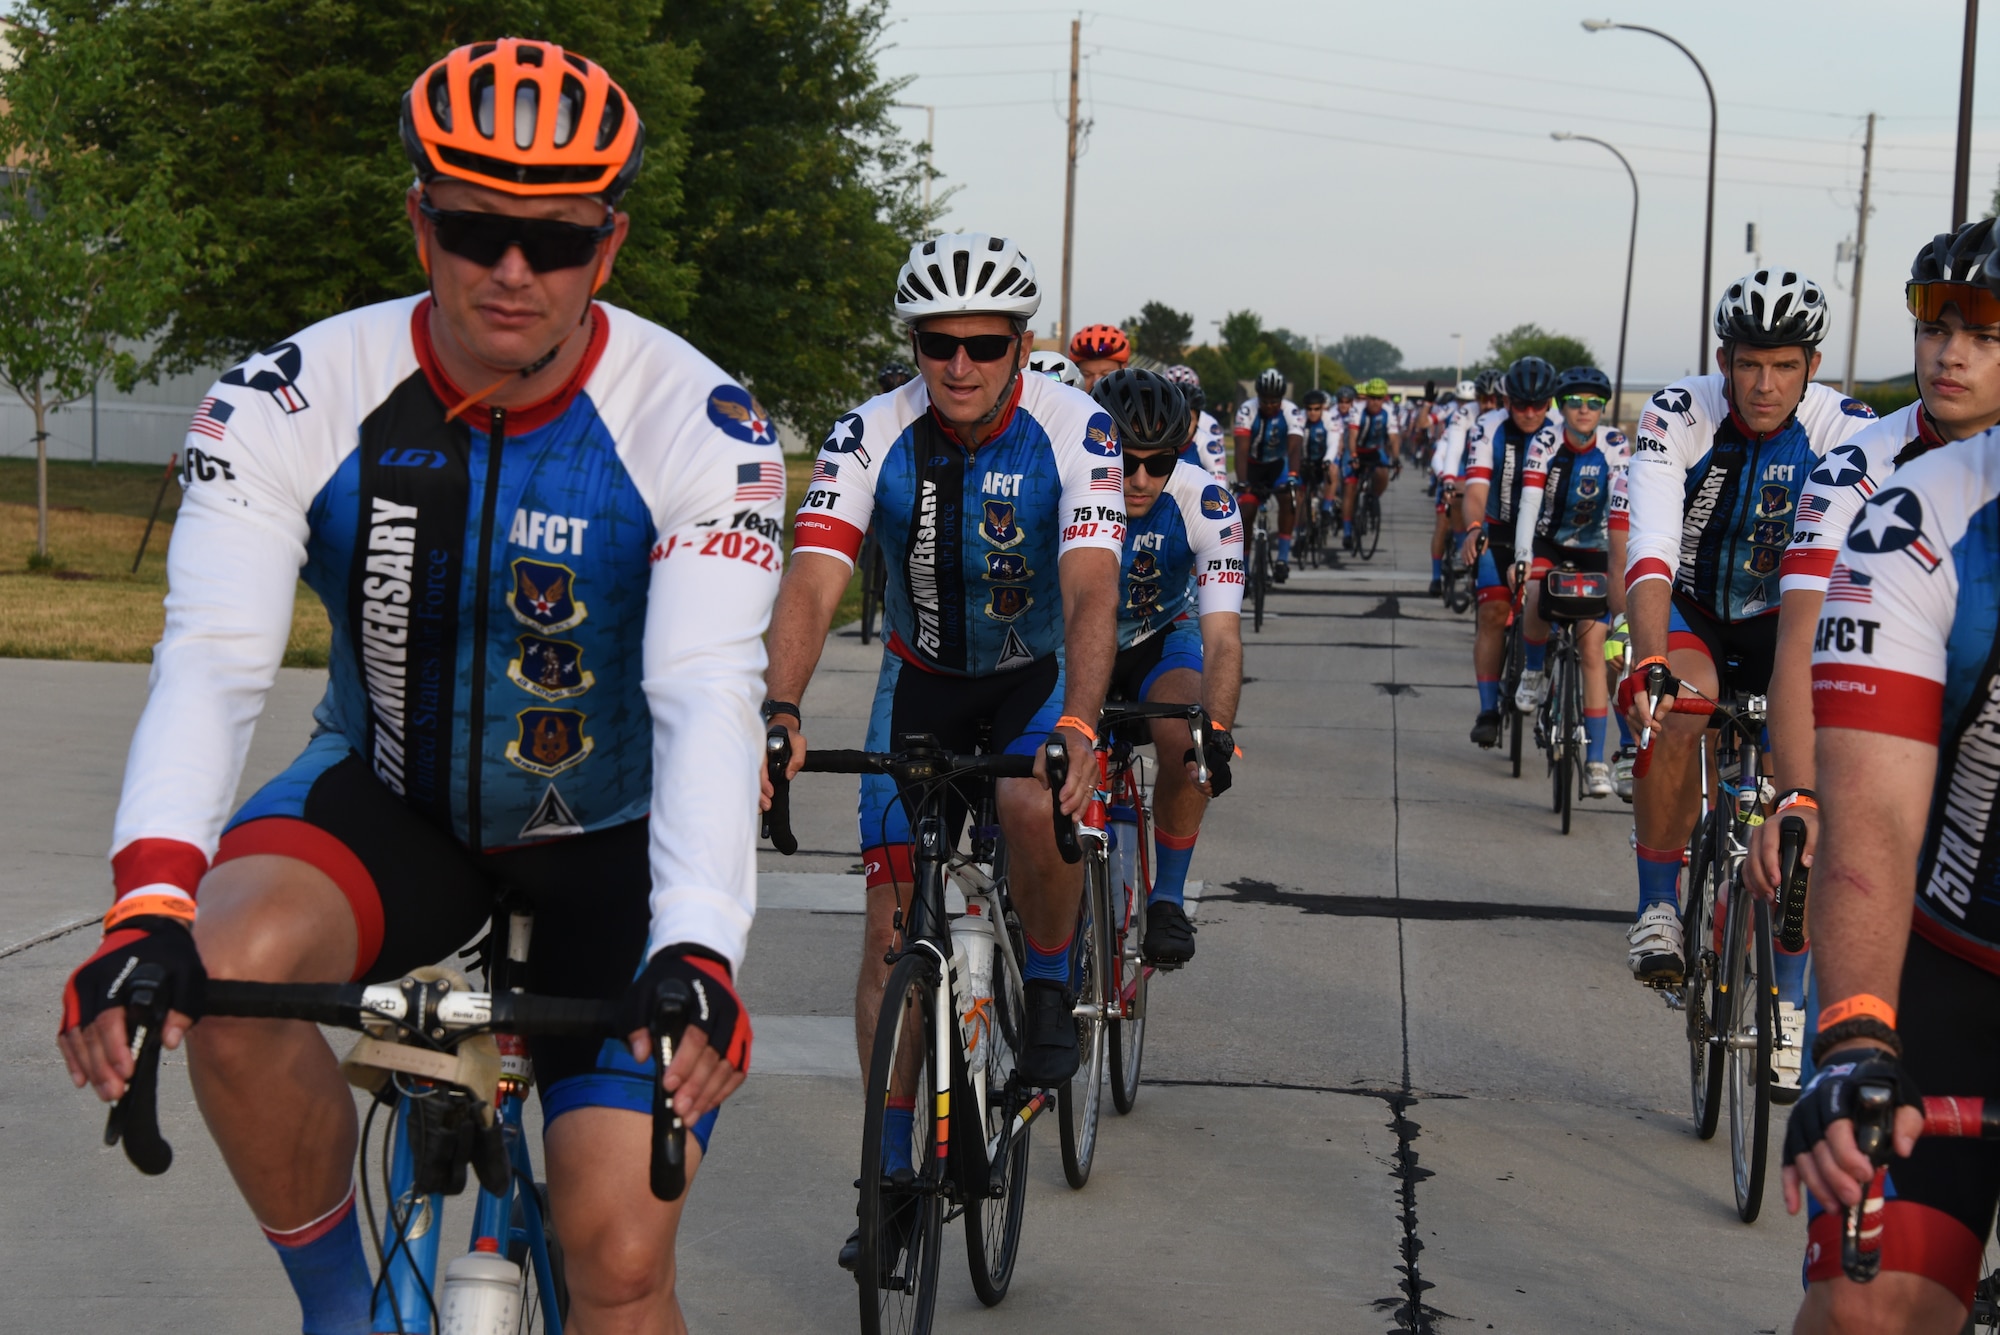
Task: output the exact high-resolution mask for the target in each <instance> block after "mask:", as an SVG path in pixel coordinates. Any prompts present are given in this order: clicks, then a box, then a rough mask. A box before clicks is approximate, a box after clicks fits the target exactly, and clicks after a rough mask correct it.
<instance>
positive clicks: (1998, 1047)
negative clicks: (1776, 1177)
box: [1806, 933, 2000, 1307]
mask: <svg viewBox="0 0 2000 1335" xmlns="http://www.w3.org/2000/svg"><path fill="white" fill-rule="evenodd" d="M1896 1032H1897V1033H1898V1034H1900V1035H1901V1036H1902V1039H1903V1068H1904V1069H1905V1070H1907V1071H1908V1072H1909V1073H1910V1077H1911V1079H1913V1080H1914V1081H1915V1082H1916V1085H1917V1088H1918V1089H1920V1090H1922V1091H1923V1092H1924V1093H1926V1094H1948V1095H1957V1096H1961V1097H1964V1096H1976V1097H1983V1098H1985V1099H1987V1100H1989V1101H1990V1100H1993V1099H2000V977H1996V976H1995V975H1993V974H1990V973H1988V972H1987V971H1986V970H1984V969H1982V968H1980V967H1979V966H1978V965H1976V964H1971V963H1968V962H1967V961H1965V960H1962V959H1960V958H1959V957H1958V956H1956V955H1953V954H1951V953H1950V952H1948V951H1945V950H1942V949H1940V948H1939V947H1937V946H1934V945H1932V944H1931V943H1930V942H1928V941H1926V940H1924V939H1923V938H1922V937H1920V936H1917V935H1915V934H1914V933H1913V934H1912V935H1911V937H1910V948H1909V953H1908V954H1907V955H1905V956H1904V957H1903V983H1902V993H1901V998H1900V1005H1899V1006H1898V1007H1897V1011H1896ZM1883 1194H1884V1196H1885V1197H1887V1199H1886V1200H1885V1201H1884V1203H1883V1212H1882V1268H1883V1269H1884V1270H1900V1271H1903V1272H1905V1273H1907V1274H1915V1275H1922V1276H1924V1277H1925V1278H1927V1279H1931V1280H1935V1281H1936V1282H1937V1283H1939V1284H1942V1285H1944V1286H1945V1287H1946V1288H1947V1289H1950V1290H1951V1291H1952V1292H1953V1293H1955V1294H1957V1295H1958V1300H1959V1301H1960V1302H1962V1303H1964V1304H1966V1305H1967V1306H1968V1307H1969V1306H1971V1304H1972V1290H1973V1288H1974V1286H1975V1285H1977V1284H1978V1282H1979V1278H1980V1276H1981V1275H1982V1274H1983V1273H1984V1269H1983V1267H1982V1266H1981V1264H1980V1254H1981V1252H1982V1251H1983V1250H1984V1248H1985V1246H1986V1240H1987V1239H1988V1238H1990V1237H1991V1236H1993V1213H1994V1205H1995V1202H1996V1201H2000V1144H1996V1143H1994V1142H1992V1141H1978V1140H1952V1139H1944V1138H1939V1137H1931V1136H1926V1137H1924V1138H1923V1139H1921V1140H1919V1141H1918V1142H1917V1148H1916V1152H1915V1153H1914V1154H1912V1155H1911V1156H1910V1157H1909V1158H1907V1159H1897V1160H1894V1161H1892V1162H1891V1163H1890V1165H1889V1173H1888V1179H1887V1186H1886V1187H1885V1189H1884V1192H1883ZM1840 1231H1841V1215H1840V1214H1839V1213H1838V1212H1831V1213H1829V1212H1826V1211H1822V1210H1821V1209H1820V1208H1819V1205H1818V1203H1817V1202H1814V1203H1813V1205H1812V1218H1811V1223H1810V1224H1809V1225H1808V1228H1807V1232H1806V1237H1807V1244H1806V1279H1807V1280H1808V1281H1817V1280H1830V1279H1832V1278H1833V1277H1834V1276H1836V1275H1838V1274H1840V1273H1841V1269H1840Z"/></svg>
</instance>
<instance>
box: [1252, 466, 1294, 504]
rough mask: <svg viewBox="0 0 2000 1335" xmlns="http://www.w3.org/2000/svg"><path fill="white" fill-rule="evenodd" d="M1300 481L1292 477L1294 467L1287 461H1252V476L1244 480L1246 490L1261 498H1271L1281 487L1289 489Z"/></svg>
mask: <svg viewBox="0 0 2000 1335" xmlns="http://www.w3.org/2000/svg"><path fill="white" fill-rule="evenodd" d="M1296 481H1298V479H1297V478H1296V477H1294V476H1293V475H1292V465H1291V462H1290V461H1289V460H1286V459H1271V460H1252V461H1251V464H1250V476H1249V477H1247V478H1245V479H1244V480H1243V485H1244V490H1246V491H1254V492H1256V493H1257V494H1258V495H1259V496H1269V495H1270V494H1271V493H1273V492H1275V491H1277V490H1278V489H1279V488H1280V487H1289V486H1291V485H1292V484H1293V483H1294V482H1296Z"/></svg>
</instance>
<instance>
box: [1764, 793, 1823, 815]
mask: <svg viewBox="0 0 2000 1335" xmlns="http://www.w3.org/2000/svg"><path fill="white" fill-rule="evenodd" d="M1792 807H1811V808H1812V809H1813V810H1814V811H1818V810H1819V803H1818V802H1815V801H1814V800H1813V798H1812V795H1811V794H1810V793H1790V794H1788V795H1786V797H1785V799H1784V800H1783V801H1781V802H1779V803H1778V810H1779V811H1787V810H1790V809H1791V808H1792ZM1772 814H1773V815H1775V814H1776V812H1773V813H1772Z"/></svg>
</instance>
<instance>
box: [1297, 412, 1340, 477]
mask: <svg viewBox="0 0 2000 1335" xmlns="http://www.w3.org/2000/svg"><path fill="white" fill-rule="evenodd" d="M1340 436H1341V423H1340V419H1339V418H1337V417H1331V416H1328V415H1326V414H1324V413H1322V414H1321V415H1320V419H1319V420H1318V421H1317V422H1315V421H1313V420H1312V418H1311V417H1310V416H1308V417H1307V418H1306V448H1305V461H1306V462H1307V463H1309V464H1323V463H1325V462H1326V461H1327V460H1328V459H1329V458H1331V457H1333V456H1335V455H1337V454H1339V453H1340Z"/></svg>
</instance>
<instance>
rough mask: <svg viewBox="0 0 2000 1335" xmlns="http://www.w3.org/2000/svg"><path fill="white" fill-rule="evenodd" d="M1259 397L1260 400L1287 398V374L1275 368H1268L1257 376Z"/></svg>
mask: <svg viewBox="0 0 2000 1335" xmlns="http://www.w3.org/2000/svg"><path fill="white" fill-rule="evenodd" d="M1257 397H1258V398H1260V399H1282V398H1283V397H1285V373H1284V372H1283V371H1280V370H1279V369H1278V368H1277V367H1275V366H1267V367H1265V368H1264V370H1263V371H1261V372H1259V373H1258V376H1257Z"/></svg>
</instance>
